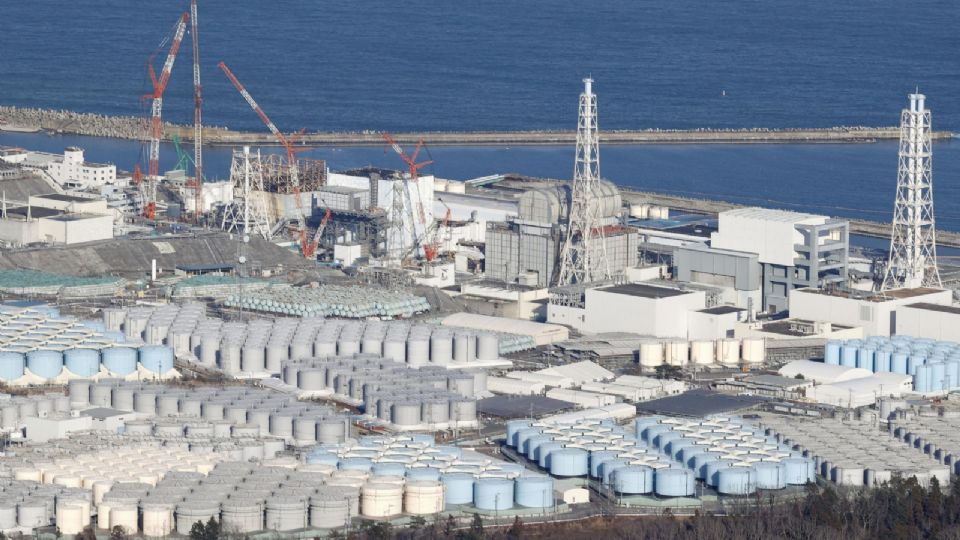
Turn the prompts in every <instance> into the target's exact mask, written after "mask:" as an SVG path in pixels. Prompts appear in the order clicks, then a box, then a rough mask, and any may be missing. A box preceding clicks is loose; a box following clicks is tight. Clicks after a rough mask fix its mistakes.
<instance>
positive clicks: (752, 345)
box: [741, 338, 766, 366]
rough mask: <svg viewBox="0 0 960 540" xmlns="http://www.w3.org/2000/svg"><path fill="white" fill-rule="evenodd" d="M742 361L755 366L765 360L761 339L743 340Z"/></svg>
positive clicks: (764, 348) (764, 349)
mask: <svg viewBox="0 0 960 540" xmlns="http://www.w3.org/2000/svg"><path fill="white" fill-rule="evenodd" d="M741 346H742V350H743V353H742V355H743V361H744V362H746V363H747V364H750V365H753V366H756V365H761V364H763V362H764V361H765V360H766V346H765V344H764V341H763V339H762V338H743V342H742V345H741Z"/></svg>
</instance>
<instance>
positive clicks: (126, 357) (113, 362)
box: [100, 347, 137, 377]
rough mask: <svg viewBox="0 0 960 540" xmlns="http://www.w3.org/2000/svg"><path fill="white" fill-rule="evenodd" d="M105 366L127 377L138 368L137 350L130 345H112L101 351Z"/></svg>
mask: <svg viewBox="0 0 960 540" xmlns="http://www.w3.org/2000/svg"><path fill="white" fill-rule="evenodd" d="M100 360H101V361H102V362H103V367H105V368H107V369H108V370H110V371H111V372H113V373H115V374H117V375H119V376H121V377H126V376H127V375H129V374H131V373H133V372H134V371H136V370H137V350H136V349H133V348H130V347H110V348H109V349H104V350H103V351H102V352H101V353H100Z"/></svg>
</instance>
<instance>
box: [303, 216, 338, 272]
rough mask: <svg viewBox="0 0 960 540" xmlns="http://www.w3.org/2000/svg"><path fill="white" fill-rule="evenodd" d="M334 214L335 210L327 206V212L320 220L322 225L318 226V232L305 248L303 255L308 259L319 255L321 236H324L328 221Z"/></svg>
mask: <svg viewBox="0 0 960 540" xmlns="http://www.w3.org/2000/svg"><path fill="white" fill-rule="evenodd" d="M332 215H333V212H331V211H330V209H329V208H327V213H326V214H324V215H323V219H321V220H320V226H319V227H317V232H316V233H314V235H313V240H312V241H311V242H310V245H308V246H307V247H306V249H304V250H303V256H304V257H306V258H308V259H314V258H316V256H317V247H318V246H319V245H320V237H321V236H323V231H324V229H326V228H327V222H328V221H330V216H332Z"/></svg>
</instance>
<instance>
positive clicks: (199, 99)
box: [190, 0, 203, 220]
mask: <svg viewBox="0 0 960 540" xmlns="http://www.w3.org/2000/svg"><path fill="white" fill-rule="evenodd" d="M198 25H199V23H198V22H197V0H190V38H191V40H192V42H193V176H194V190H195V191H194V210H195V215H196V216H197V219H198V220H199V217H200V214H202V213H203V118H202V116H203V115H202V114H201V110H202V108H203V92H202V87H201V86H200V33H199V30H198V29H197V27H198Z"/></svg>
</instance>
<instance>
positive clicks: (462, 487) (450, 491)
mask: <svg viewBox="0 0 960 540" xmlns="http://www.w3.org/2000/svg"><path fill="white" fill-rule="evenodd" d="M442 480H443V486H444V490H443V491H444V493H443V502H445V503H446V504H447V505H453V504H470V503H472V502H473V483H474V481H475V480H474V478H473V475H472V474H467V473H450V474H445V475H443V478H442Z"/></svg>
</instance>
